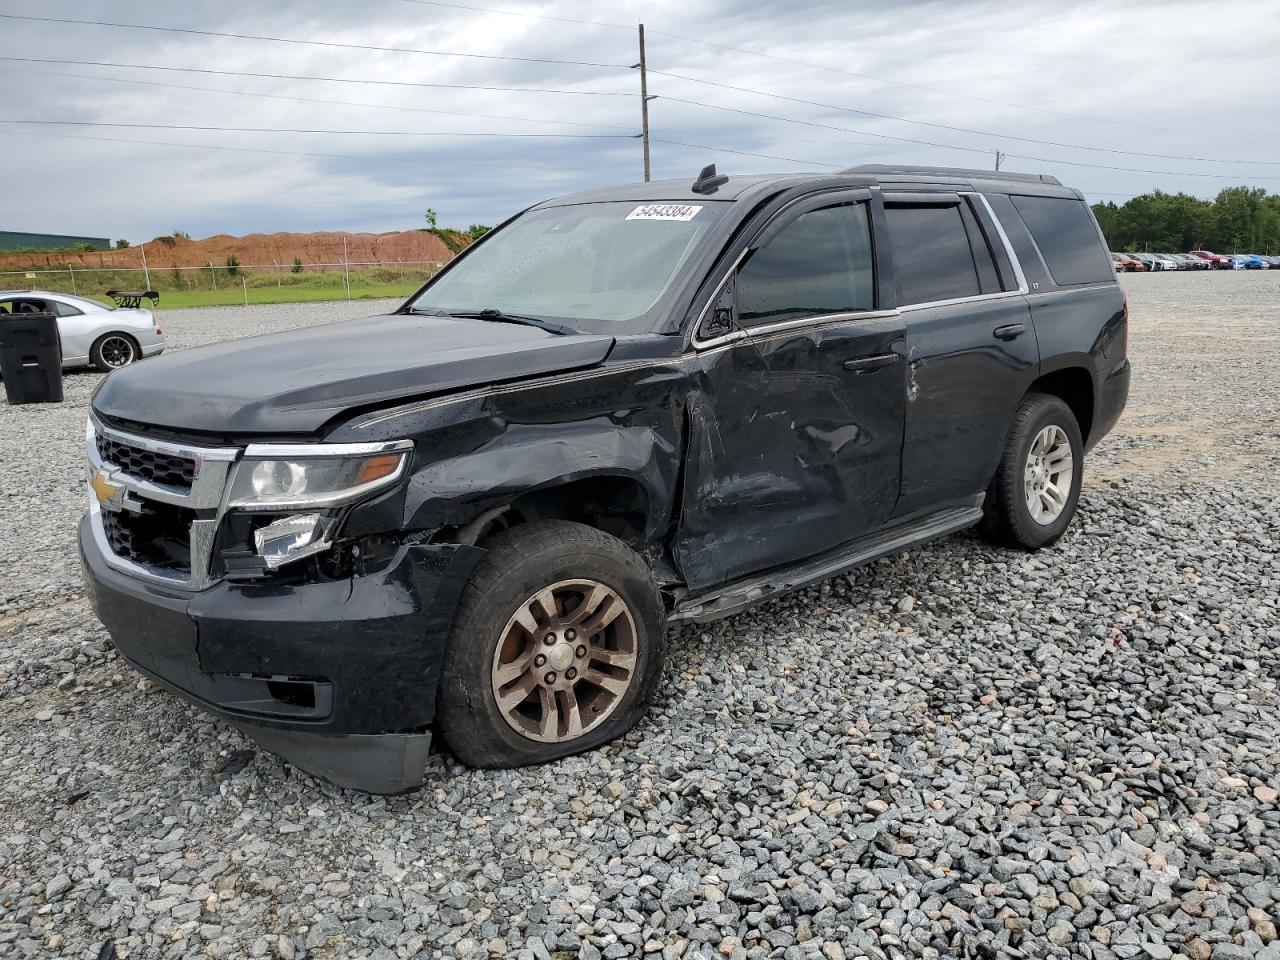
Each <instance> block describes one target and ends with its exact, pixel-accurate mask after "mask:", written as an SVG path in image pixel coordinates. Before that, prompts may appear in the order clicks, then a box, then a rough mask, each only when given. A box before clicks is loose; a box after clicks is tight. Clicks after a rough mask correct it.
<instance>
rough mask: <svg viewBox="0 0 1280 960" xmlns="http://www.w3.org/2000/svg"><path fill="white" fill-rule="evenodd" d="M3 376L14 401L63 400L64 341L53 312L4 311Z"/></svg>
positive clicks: (0, 330)
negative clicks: (7, 312)
mask: <svg viewBox="0 0 1280 960" xmlns="http://www.w3.org/2000/svg"><path fill="white" fill-rule="evenodd" d="M0 377H4V392H5V395H6V396H7V397H8V398H9V402H10V403H15V404H16V403H61V402H62V344H61V342H60V341H59V340H58V318H57V317H55V316H54V315H53V314H51V313H16V314H12V315H9V314H4V315H0Z"/></svg>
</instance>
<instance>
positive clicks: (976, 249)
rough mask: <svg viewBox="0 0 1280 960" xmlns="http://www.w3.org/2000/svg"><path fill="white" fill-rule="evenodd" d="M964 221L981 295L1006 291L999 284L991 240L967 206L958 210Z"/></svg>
mask: <svg viewBox="0 0 1280 960" xmlns="http://www.w3.org/2000/svg"><path fill="white" fill-rule="evenodd" d="M960 215H961V217H962V218H963V219H964V228H965V231H966V232H967V233H968V234H969V249H970V250H971V251H972V252H973V263H974V266H976V267H977V268H978V286H979V288H981V290H982V292H983V293H999V292H1001V290H1004V289H1006V288H1005V287H1004V286H1003V285H1002V284H1001V282H1000V272H999V270H998V269H997V267H996V260H995V254H994V253H993V252H992V249H991V238H990V237H988V236H987V234H986V231H985V230H983V229H982V224H980V223H979V222H978V218H977V217H975V216H974V215H973V210H972V209H971V208H970V206H969V205H968V204H965V205H964V206H962V207H961V208H960Z"/></svg>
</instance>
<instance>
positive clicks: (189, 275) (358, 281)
mask: <svg viewBox="0 0 1280 960" xmlns="http://www.w3.org/2000/svg"><path fill="white" fill-rule="evenodd" d="M444 263H445V261H441V260H403V261H401V260H397V261H367V262H364V261H361V262H357V261H349V262H337V263H298V262H294V263H274V262H273V263H266V264H263V263H254V264H240V263H230V264H228V263H221V264H219V263H209V264H207V265H205V266H202V267H157V268H154V269H149V270H148V269H144V268H140V267H139V268H123V267H71V266H67V267H52V268H49V267H46V268H41V269H38V270H23V269H21V268H19V269H11V270H0V290H48V291H50V292H57V293H70V294H75V295H77V296H81V297H89V298H92V299H104V298H105V297H106V294H107V291H108V290H154V291H156V292H157V293H159V294H160V306H161V307H182V306H216V305H222V304H227V305H229V304H242V305H245V306H247V305H249V304H253V303H286V302H291V301H301V300H344V299H367V298H371V297H407V296H408V295H409V294H411V293H412V292H413V291H414V290H416V289H417V288H418V287H419V286H421V285H422V283H423V282H424V281H426V280H427V278H429V277H431V276H432V275H433V274H435V272H436V271H437V270H439V269H440V268H441V267H442V266H444Z"/></svg>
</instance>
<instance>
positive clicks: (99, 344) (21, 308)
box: [0, 290, 164, 371]
mask: <svg viewBox="0 0 1280 960" xmlns="http://www.w3.org/2000/svg"><path fill="white" fill-rule="evenodd" d="M122 302H124V303H128V304H131V305H130V306H123V307H111V306H108V305H107V304H105V303H99V302H98V301H97V300H89V299H87V298H86V297H76V296H72V295H71V294H69V293H49V292H48V291H44V290H3V291H0V323H3V322H4V318H5V317H6V316H8V315H10V314H18V313H52V314H54V315H55V316H56V317H57V318H58V335H59V337H60V338H61V340H62V368H63V369H64V370H66V369H69V368H71V367H87V366H89V365H90V364H92V365H93V366H95V367H97V368H98V369H99V370H102V371H107V370H114V369H116V368H117V367H124V366H128V365H129V364H131V363H134V362H135V361H138V360H141V359H143V358H144V357H153V356H155V355H156V354H157V353H160V352H161V351H162V350H164V334H163V333H162V332H161V331H160V328H159V327H157V326H156V321H155V317H154V316H152V314H151V311H150V310H147V309H145V308H144V307H142V306H135V305H134V304H138V303H139V302H140V300H139V297H137V296H136V295H135V296H133V297H132V298H129V299H125V300H123V301H122Z"/></svg>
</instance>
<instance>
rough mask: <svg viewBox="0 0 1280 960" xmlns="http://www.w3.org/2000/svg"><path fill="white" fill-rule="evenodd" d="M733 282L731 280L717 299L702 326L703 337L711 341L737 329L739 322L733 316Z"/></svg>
mask: <svg viewBox="0 0 1280 960" xmlns="http://www.w3.org/2000/svg"><path fill="white" fill-rule="evenodd" d="M733 301H734V293H733V281H732V280H730V281H729V282H728V283H726V284H725V285H724V287H723V288H722V289H721V290H720V294H719V296H717V297H716V302H715V305H714V306H713V307H712V308H711V313H710V314H708V316H707V319H706V322H705V323H703V325H702V335H703V336H704V337H707V338H708V339H710V338H711V337H722V336H724V335H725V334H726V333H732V332H733V330H734V329H735V328H736V327H737V325H738V324H737V321H736V320H735V319H734V315H733Z"/></svg>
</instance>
